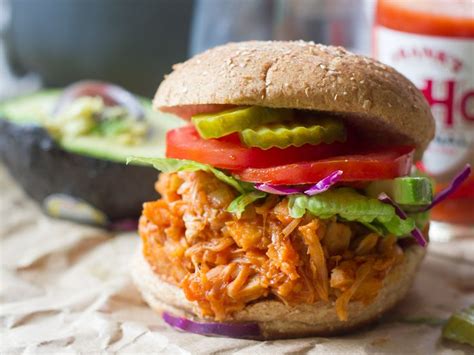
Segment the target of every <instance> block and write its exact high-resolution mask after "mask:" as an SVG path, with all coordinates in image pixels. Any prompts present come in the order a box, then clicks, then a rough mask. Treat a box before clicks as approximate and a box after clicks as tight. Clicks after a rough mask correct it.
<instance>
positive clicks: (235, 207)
mask: <svg viewBox="0 0 474 355" xmlns="http://www.w3.org/2000/svg"><path fill="white" fill-rule="evenodd" d="M264 197H267V193H266V192H263V191H251V192H247V193H244V194H242V195H240V196H238V197H237V198H235V199H234V200H233V201H232V202H231V203H230V205H229V206H228V207H227V212H230V213H233V214H235V215H236V216H237V218H240V217H241V216H242V213H244V211H245V208H246V207H247V206H248V205H250V204H252V203H254V202H255V201H257V200H259V199H261V198H264Z"/></svg>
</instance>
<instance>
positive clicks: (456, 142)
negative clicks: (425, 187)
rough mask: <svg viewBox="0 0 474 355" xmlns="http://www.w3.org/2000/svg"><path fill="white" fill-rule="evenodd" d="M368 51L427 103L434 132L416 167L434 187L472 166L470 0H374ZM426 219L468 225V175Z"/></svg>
mask: <svg viewBox="0 0 474 355" xmlns="http://www.w3.org/2000/svg"><path fill="white" fill-rule="evenodd" d="M373 54H374V57H375V58H377V59H379V60H380V61H382V62H384V63H386V64H388V65H391V66H393V67H394V68H396V69H397V70H398V71H400V72H401V73H402V74H404V75H405V76H406V77H408V78H409V79H410V80H411V81H413V83H414V84H415V85H416V86H417V87H418V88H419V89H420V90H421V91H422V92H423V93H424V95H425V97H426V99H427V101H428V103H429V104H430V106H431V109H432V112H433V115H434V117H435V120H436V136H435V138H434V140H433V141H432V142H431V144H430V146H429V147H428V149H427V151H426V152H425V155H424V158H423V162H422V164H421V167H422V169H423V170H425V171H426V172H427V173H428V174H429V175H431V176H432V177H433V178H434V179H435V181H436V187H435V190H436V191H439V190H441V189H443V188H444V187H446V185H447V184H448V183H449V182H450V180H451V179H452V178H453V176H454V175H455V174H456V173H457V172H458V171H459V170H461V169H462V168H463V167H464V166H465V164H466V163H470V164H471V166H474V1H472V0H463V1H462V0H418V1H415V0H412V1H409V0H378V2H377V4H376V14H375V26H374V32H373ZM432 219H433V220H437V221H441V222H448V223H454V224H460V225H466V226H470V227H472V226H474V177H473V176H471V177H470V179H469V180H468V181H466V182H464V184H463V185H462V186H461V187H460V188H459V189H458V190H457V191H456V192H455V193H454V194H453V195H452V196H450V198H449V199H447V200H446V201H444V202H443V203H441V204H439V205H438V206H436V207H435V208H434V209H433V211H432ZM469 230H470V231H471V233H470V234H472V228H470V229H469Z"/></svg>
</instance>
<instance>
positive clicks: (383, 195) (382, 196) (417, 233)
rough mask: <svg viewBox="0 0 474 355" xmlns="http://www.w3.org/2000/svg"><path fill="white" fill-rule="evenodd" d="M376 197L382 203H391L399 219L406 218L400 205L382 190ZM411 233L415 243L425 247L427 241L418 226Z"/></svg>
mask: <svg viewBox="0 0 474 355" xmlns="http://www.w3.org/2000/svg"><path fill="white" fill-rule="evenodd" d="M378 199H379V200H380V201H382V202H383V203H387V204H389V205H392V206H393V207H394V208H395V213H396V214H397V216H398V217H400V218H401V219H407V217H408V216H407V215H406V213H405V212H404V211H403V210H402V209H401V208H400V206H398V205H397V204H396V203H395V202H393V200H392V199H391V198H390V197H388V196H387V194H386V193H383V192H382V193H381V194H380V195H379V197H378ZM411 235H412V236H413V238H415V240H416V241H417V243H418V244H419V245H421V246H422V247H426V245H427V244H428V242H427V241H426V239H425V236H424V235H423V233H422V232H421V231H420V229H419V228H418V227H416V226H415V229H413V230H412V231H411Z"/></svg>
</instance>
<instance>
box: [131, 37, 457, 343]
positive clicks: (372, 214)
mask: <svg viewBox="0 0 474 355" xmlns="http://www.w3.org/2000/svg"><path fill="white" fill-rule="evenodd" d="M154 108H155V109H157V110H159V111H161V112H165V113H168V114H172V115H176V116H179V117H181V118H183V119H184V120H185V121H186V122H187V123H186V124H185V125H183V126H182V127H179V128H176V129H173V130H171V131H169V132H168V133H167V137H166V157H165V158H163V157H156V158H140V157H134V158H132V159H131V160H134V161H137V162H140V163H142V164H150V165H153V166H154V167H155V168H156V169H158V170H160V171H161V174H160V175H159V179H158V181H157V182H156V184H155V188H156V190H157V192H158V193H159V194H160V198H159V199H156V200H154V201H149V202H145V203H144V205H143V212H142V215H141V218H140V221H139V235H140V237H141V246H140V249H139V251H138V252H137V254H136V257H135V259H134V261H133V271H132V274H133V280H134V283H135V284H136V285H137V287H138V289H139V290H140V292H141V294H142V295H143V298H144V299H145V300H146V302H147V303H148V304H149V305H150V307H151V308H152V309H154V310H155V311H157V312H159V313H160V314H161V315H162V316H163V319H164V320H165V321H166V322H167V323H169V324H170V325H172V326H174V327H176V328H179V329H182V330H185V331H189V332H195V333H201V334H206V335H220V336H229V337H237V338H254V339H275V338H291V337H301V336H313V335H332V334H339V333H344V332H347V331H350V330H353V329H357V328H359V327H361V326H363V325H366V324H368V323H370V322H373V321H374V320H376V319H377V318H379V317H380V316H381V315H382V314H384V313H385V312H387V311H388V310H389V309H391V308H392V307H393V306H394V305H395V304H396V303H397V302H398V301H400V300H401V299H402V298H403V297H404V296H405V295H406V293H407V291H408V289H409V287H410V285H411V282H412V280H413V278H414V275H415V273H416V270H417V268H418V266H419V264H420V262H421V260H422V258H423V256H424V254H425V248H426V245H427V242H428V228H429V221H428V220H429V218H428V210H429V209H430V208H431V207H432V206H433V205H434V204H435V203H437V199H436V197H433V192H432V185H431V181H430V179H429V178H427V177H426V176H423V174H422V173H420V172H419V171H418V170H417V169H416V168H414V164H415V163H416V162H417V161H419V160H420V158H421V157H422V154H423V151H424V150H425V148H426V147H427V145H428V143H429V142H430V140H431V139H432V138H433V135H434V129H435V124H434V120H433V117H432V115H431V112H430V108H429V106H428V104H427V102H426V101H425V99H424V97H423V95H422V93H421V92H420V91H419V90H418V89H417V88H416V87H415V86H414V85H413V84H412V83H411V82H410V81H409V80H407V79H406V78H405V77H404V76H402V75H401V74H400V73H398V72H397V71H395V70H394V69H392V68H390V67H388V66H386V65H384V64H382V63H380V62H377V61H376V60H373V59H371V58H367V57H364V56H359V55H356V54H353V53H350V52H348V51H346V50H345V49H343V48H340V47H331V46H324V45H320V44H315V43H312V42H303V41H297V42H259V41H252V42H240V43H230V44H227V45H224V46H220V47H216V48H213V49H210V50H208V51H206V52H204V53H202V54H199V55H197V56H195V57H193V58H191V59H190V60H188V61H186V62H185V63H182V64H177V65H175V66H174V67H173V72H172V73H171V74H169V75H168V76H167V77H166V78H165V80H164V81H163V82H162V83H161V85H160V86H159V88H158V91H157V93H156V95H155V98H154ZM163 119H165V118H163ZM463 174H464V175H462V176H461V177H459V179H463V178H464V177H465V174H466V171H464V172H463ZM457 184H458V183H457ZM456 186H457V185H456ZM456 186H454V187H453V186H452V187H451V189H454V188H455V187H456ZM448 192H449V191H448Z"/></svg>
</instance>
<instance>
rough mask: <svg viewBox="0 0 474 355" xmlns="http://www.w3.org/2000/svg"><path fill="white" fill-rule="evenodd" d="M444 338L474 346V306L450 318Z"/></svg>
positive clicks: (444, 331)
mask: <svg viewBox="0 0 474 355" xmlns="http://www.w3.org/2000/svg"><path fill="white" fill-rule="evenodd" d="M443 337H444V338H446V339H450V340H454V341H457V342H459V343H465V344H469V345H472V346H474V305H471V306H470V307H469V308H466V309H464V310H462V311H460V312H457V313H455V314H453V315H452V316H451V318H449V320H448V323H446V325H445V326H444V328H443Z"/></svg>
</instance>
